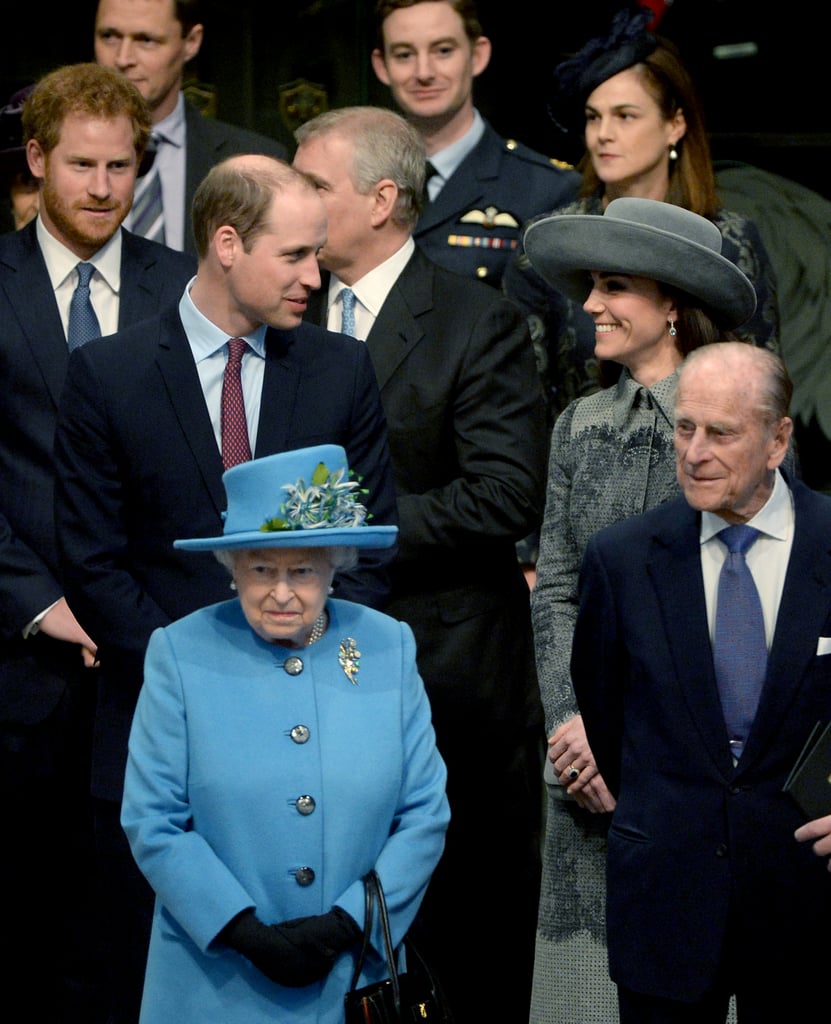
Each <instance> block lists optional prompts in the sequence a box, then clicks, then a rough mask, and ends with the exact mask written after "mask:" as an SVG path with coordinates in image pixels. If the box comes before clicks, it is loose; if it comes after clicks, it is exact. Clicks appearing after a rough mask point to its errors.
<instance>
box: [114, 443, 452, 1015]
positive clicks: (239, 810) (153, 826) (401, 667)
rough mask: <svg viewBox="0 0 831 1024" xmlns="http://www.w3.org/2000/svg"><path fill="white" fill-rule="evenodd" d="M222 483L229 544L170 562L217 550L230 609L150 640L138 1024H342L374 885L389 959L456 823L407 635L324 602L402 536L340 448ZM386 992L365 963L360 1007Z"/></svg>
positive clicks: (133, 821)
mask: <svg viewBox="0 0 831 1024" xmlns="http://www.w3.org/2000/svg"><path fill="white" fill-rule="evenodd" d="M223 481H224V483H225V489H226V493H227V497H228V510H227V515H226V518H225V524H224V530H223V534H222V536H221V537H213V538H195V539H190V540H181V541H177V542H176V546H177V547H181V548H183V549H186V550H191V551H205V550H213V551H214V552H215V553H216V554H217V556H218V557H219V558H220V561H222V562H223V563H224V564H225V565H227V566H228V568H229V569H230V572H231V578H232V581H233V582H232V587H233V589H234V590H235V591H236V596H235V597H233V598H232V599H231V600H229V601H225V602H222V603H220V604H216V605H212V606H210V607H207V608H204V609H201V610H199V611H197V612H195V613H193V614H192V615H189V616H186V617H185V618H183V619H180V620H179V621H178V622H174V623H173V624H171V625H170V626H167V627H166V628H164V629H159V630H157V631H156V632H155V633H154V634H153V636H152V637H151V640H150V643H149V646H148V650H147V656H146V661H145V674H144V683H143V686H142V689H141V693H140V696H139V700H138V705H137V707H136V712H135V717H134V720H133V727H132V732H131V735H130V745H129V761H128V766H127V775H126V781H125V789H124V800H123V805H122V818H121V820H122V824H123V826H124V829H125V832H126V833H127V837H128V839H129V841H130V845H131V849H132V851H133V855H134V857H135V859H136V862H137V864H138V866H139V868H140V869H141V871H142V872H143V873H144V874H145V876H146V877H147V880H148V881H149V882H150V885H151V886H152V888H153V889H154V891H155V893H156V906H155V913H154V919H153V928H152V935H151V940H150V951H149V955H148V961H147V970H146V975H145V983H144V996H143V1000H142V1008H141V1021H142V1024H169V1022H170V1021H171V1020H175V1021H176V1022H177V1024H197V1022H198V1024H206V1022H216V1024H259V1022H262V1024H266V1022H269V1024H273V1022H276V1021H280V1022H281V1024H293V1022H296V1024H301V1022H302V1024H307V1022H309V1021H316V1022H318V1024H341V1022H342V1020H343V1014H344V996H345V994H346V992H347V990H348V988H349V986H350V981H351V976H352V972H353V968H354V965H355V959H356V955H357V953H358V952H359V947H360V943H361V939H362V930H363V925H364V906H365V899H364V888H363V884H362V877H363V876H364V875H365V874H366V873H367V872H368V871H369V870H370V869H371V868H375V869H376V870H377V872H378V874H379V876H380V878H381V880H382V883H383V886H384V890H385V894H386V897H387V901H388V904H389V917H390V927H391V931H392V936H393V942H394V943H395V944H396V945H397V944H398V943H399V942H400V940H401V938H402V937H403V935H404V934H405V932H406V931H407V929H408V928H409V925H410V923H411V922H412V920H413V917H414V916H415V913H416V911H417V909H418V907H419V904H420V902H421V899H422V897H423V895H424V891H425V889H426V887H427V883H428V881H429V879H430V876H431V874H432V871H433V869H434V867H435V866H436V863H437V862H438V859H439V856H440V855H441V852H442V848H443V845H444V835H445V831H446V828H447V823H448V820H449V810H448V804H447V798H446V795H445V780H446V771H445V766H444V763H443V761H442V759H441V757H440V756H439V754H438V751H437V749H436V744H435V735H434V732H433V726H432V722H431V716H430V707H429V703H428V700H427V696H426V693H425V690H424V686H423V684H422V681H421V678H420V676H419V674H418V670H417V668H416V661H415V643H414V640H413V635H412V632H411V631H410V629H409V627H408V626H406V625H405V624H403V623H401V622H398V621H396V620H395V619H392V618H390V617H389V616H387V615H383V614H382V613H380V612H377V611H374V610H372V609H369V608H364V607H362V606H361V605H358V604H354V603H352V602H350V601H342V600H333V599H332V598H330V597H329V589H330V584H331V582H332V577H333V575H334V572H335V570H336V569H338V568H348V567H349V564H350V560H351V561H352V562H354V557H355V555H356V553H357V550H358V549H359V548H364V547H374V548H378V547H389V546H390V545H392V544H393V543H394V541H395V537H396V533H397V527H395V526H373V525H372V524H371V523H368V522H367V517H366V509H365V508H364V506H363V505H362V504H361V503H360V501H359V500H358V495H359V494H360V491H359V490H358V484H357V483H356V482H354V481H351V480H350V479H349V470H348V466H347V463H346V453H345V451H344V450H343V448H341V447H339V446H337V445H322V446H316V447H312V448H304V449H300V450H298V451H293V452H284V453H282V454H278V455H272V456H269V457H267V458H261V459H254V460H252V461H249V462H244V463H241V464H240V465H238V466H235V467H234V468H233V469H229V470H228V471H227V472H226V473H225V475H224V477H223ZM376 928H377V922H376ZM379 934H380V933H377V934H374V936H373V945H374V946H375V948H378V943H379V941H380V940H379V939H378V935H379ZM384 975H385V971H384V962H383V957H381V958H379V957H377V956H370V957H368V958H367V960H366V963H365V966H364V969H363V973H362V975H361V978H360V980H359V985H360V986H363V985H366V984H369V983H371V982H374V981H379V980H381V979H382V978H383V977H384Z"/></svg>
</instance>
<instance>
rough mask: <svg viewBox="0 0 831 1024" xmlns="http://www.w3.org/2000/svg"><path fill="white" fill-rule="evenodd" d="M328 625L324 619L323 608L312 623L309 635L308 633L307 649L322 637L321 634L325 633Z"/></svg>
mask: <svg viewBox="0 0 831 1024" xmlns="http://www.w3.org/2000/svg"><path fill="white" fill-rule="evenodd" d="M328 624H329V623H328V619H327V617H326V609H325V608H324V610H323V611H322V612H321V613H320V615H318V617H317V618H316V619H315V621H314V625H313V626H312V631H311V633H309V639H308V640H307V641H306V646H307V647H311V645H312V644H313V643H314V642H315V641H316V640H319V639H320V638H321V637H322V636H323V634H324V633H325V632H326V627H327V625H328Z"/></svg>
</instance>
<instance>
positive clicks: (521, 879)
mask: <svg viewBox="0 0 831 1024" xmlns="http://www.w3.org/2000/svg"><path fill="white" fill-rule="evenodd" d="M296 138H297V141H298V148H297V152H296V154H295V158H294V164H295V166H296V167H298V168H299V169H300V170H303V171H305V172H306V173H307V174H309V175H310V176H311V177H312V179H313V180H314V181H315V182H316V183H317V186H318V190H319V192H320V195H321V196H322V197H323V199H324V202H325V203H326V207H327V211H328V215H329V224H328V235H327V238H326V242H325V244H324V245H323V248H322V249H321V250H320V261H321V265H322V266H323V267H324V268H325V269H326V271H327V274H326V275H325V276H324V280H323V287H322V289H321V291H320V292H319V293H318V294H317V295H315V296H313V298H312V301H311V302H310V304H309V310H308V317H309V319H311V320H316V321H317V322H319V323H326V322H328V324H329V326H330V327H333V328H336V329H337V328H340V327H341V326H342V312H343V310H344V298H345V297H346V300H347V306H346V308H347V311H348V309H349V303H348V300H349V298H350V291H351V292H352V293H353V294H354V296H355V297H356V301H355V306H354V332H355V334H356V336H357V337H359V338H362V339H365V343H366V347H367V349H368V351H369V354H370V356H371V357H372V362H373V365H374V367H375V372H376V374H377V377H378V383H379V385H380V388H381V400H382V402H383V406H384V412H385V414H386V418H387V422H388V425H389V432H390V447H391V452H392V460H393V467H394V472H395V484H396V492H397V497H398V509H399V515H400V533H399V544H400V551H399V556H398V558H397V560H396V562H395V563H394V565H393V577H392V600H391V603H390V605H389V607H388V610H389V611H390V613H391V614H393V615H395V616H396V617H398V618H400V619H403V620H404V621H406V622H407V623H409V625H410V626H411V627H412V629H413V631H414V633H415V636H416V641H417V644H418V663H419V669H420V671H421V674H422V677H423V678H424V682H425V685H426V686H427V691H428V694H429V696H430V701H431V705H432V708H433V721H434V724H435V728H436V734H437V739H438V745H439V749H440V751H441V753H442V755H443V757H444V758H445V760H446V762H447V766H448V776H449V779H448V796H449V799H450V803H451V807H452V821H451V825H450V828H449V831H448V834H447V845H446V849H445V853H444V856H443V857H442V860H441V863H440V865H439V867H438V869H437V871H436V873H435V875H434V877H433V880H432V882H431V884H430V887H429V889H428V892H427V896H426V898H425V903H424V911H423V914H422V915H421V921H420V922H419V931H420V933H421V934H422V938H423V944H424V947H425V952H426V953H427V954H428V955H429V956H430V958H431V959H432V960H433V961H434V965H435V967H436V968H437V969H438V971H439V972H440V974H441V977H442V980H443V982H444V984H445V987H446V988H447V990H448V994H449V996H450V999H451V1003H452V1004H453V1009H454V1013H455V1017H456V1021H457V1024H467V1022H468V1021H471V1022H472V1021H482V1020H517V1021H519V1020H522V1019H523V1018H525V1019H527V1016H528V1003H529V998H530V982H531V971H532V967H533V946H534V933H535V927H536V916H537V901H538V896H539V853H540V848H539V843H540V834H539V830H540V824H541V822H540V817H541V808H542V794H541V786H542V774H541V770H542V752H543V745H544V737H543V726H542V711H541V706H540V698H539V692H538V688H537V681H536V674H535V670H534V659H533V650H532V638H531V620H530V611H529V592H528V587H527V585H526V583H525V580H524V578H523V575H522V572H521V569H520V567H519V564H518V563H517V559H516V554H515V542H516V540H517V539H518V538H519V537H521V536H523V535H524V534H526V533H527V532H528V530H529V529H531V528H533V527H535V526H536V525H537V523H538V522H539V519H540V517H541V514H542V504H543V491H544V476H545V454H546V443H545V431H544V410H543V404H542V392H541V387H540V383H539V377H538V376H537V375H536V370H535V364H534V356H533V352H532V348H531V342H530V338H529V336H528V329H527V326H526V323H525V320H524V319H523V317H522V316H521V314H520V313H519V311H518V310H517V309H516V308H515V307H514V306H513V305H512V304H511V303H510V302H509V301H508V300H506V299H504V298H503V297H502V296H500V295H499V294H498V293H497V292H496V291H495V290H494V289H492V288H489V287H488V286H487V285H485V284H482V283H481V282H477V281H473V280H470V279H468V278H466V277H462V276H461V275H459V274H455V273H453V272H451V271H448V270H444V269H442V268H440V267H438V266H436V265H435V264H434V263H433V262H432V261H431V260H429V259H428V258H427V257H426V256H425V254H424V253H423V252H422V251H421V250H420V249H419V248H418V246H416V245H415V244H414V242H413V239H412V231H413V225H414V224H415V221H416V219H417V217H418V211H419V206H420V196H421V189H422V182H423V166H424V147H423V143H422V141H421V138H420V136H419V134H418V133H417V132H416V131H415V129H414V128H413V127H412V126H411V125H409V124H408V123H407V121H406V120H405V119H404V118H402V117H401V116H400V115H399V114H396V113H394V112H393V111H390V110H382V109H379V108H374V107H356V108H343V109H341V110H334V111H331V112H329V113H327V114H323V115H321V116H319V117H317V118H315V119H313V120H312V121H310V122H307V123H306V124H305V125H303V126H302V127H301V128H300V129H299V130H298V132H297V133H296ZM345 286H346V287H345ZM483 978H486V979H487V984H482V979H483Z"/></svg>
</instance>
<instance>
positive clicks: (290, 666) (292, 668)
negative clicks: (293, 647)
mask: <svg viewBox="0 0 831 1024" xmlns="http://www.w3.org/2000/svg"><path fill="white" fill-rule="evenodd" d="M283 668H284V669H285V671H286V672H288V674H289V675H290V676H299V675H300V673H301V672H302V671H303V659H302V658H298V657H297V655H295V654H293V655H292V656H291V657H290V658H286V660H285V661H284V662H283Z"/></svg>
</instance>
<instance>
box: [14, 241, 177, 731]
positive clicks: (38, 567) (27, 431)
mask: <svg viewBox="0 0 831 1024" xmlns="http://www.w3.org/2000/svg"><path fill="white" fill-rule="evenodd" d="M195 270H196V264H195V261H194V260H193V259H192V258H191V257H189V256H186V255H185V254H184V253H179V252H174V251H173V250H171V249H168V248H165V247H164V246H161V245H157V244H156V243H155V242H148V241H146V240H145V239H143V238H139V237H138V236H136V235H133V234H130V233H129V232H127V231H122V252H121V294H120V297H119V313H118V322H119V327H121V328H123V327H126V326H128V325H129V324H132V323H135V322H137V321H140V320H142V319H144V318H146V317H149V316H153V315H154V314H156V313H157V312H158V311H159V310H160V309H162V308H163V307H164V306H166V305H168V304H169V303H171V302H173V301H174V300H175V298H176V297H177V295H180V294H181V292H182V289H183V288H184V286H185V284H186V283H187V281H188V280H189V278H190V277H191V276H192V275H193V273H194V272H195ZM68 361H69V352H68V350H67V345H66V337H65V334H64V329H63V326H62V324H61V318H60V314H59V312H58V306H57V303H56V302H55V296H54V292H53V290H52V284H51V282H50V280H49V274H48V272H47V270H46V263H45V262H44V260H43V256H42V254H41V251H40V246H39V245H38V243H37V235H36V231H35V222H34V221H33V222H32V223H31V224H29V225H27V226H26V227H25V228H23V229H22V230H20V231H17V232H12V233H9V234H6V235H3V236H0V375H2V380H3V400H2V403H0V480H2V486H0V719H2V720H3V721H14V722H20V723H25V724H32V723H34V722H37V721H40V720H42V719H43V718H45V717H46V716H47V715H48V714H49V713H50V711H51V710H52V709H53V707H54V706H55V705H56V704H57V702H58V701H59V700H60V699H61V696H62V694H63V692H64V686H65V682H66V678H67V674H68V673H72V674H77V671H78V668H79V666H80V655H79V651H78V648H77V646H76V645H73V644H66V643H62V642H60V641H57V640H52V639H51V638H49V637H46V636H45V635H43V634H39V635H37V636H34V637H32V638H30V639H28V640H26V641H24V640H22V636H21V631H22V630H23V628H24V627H25V626H26V625H27V624H28V623H29V622H31V621H32V619H33V618H34V617H35V616H36V615H38V614H39V613H40V612H42V611H43V610H44V609H46V608H48V607H49V606H50V605H51V604H53V603H54V602H55V601H57V600H58V598H59V597H61V595H62V594H63V593H64V589H63V585H62V583H61V582H60V568H59V564H58V553H57V548H56V543H55V529H54V517H53V501H52V492H53V477H54V469H53V462H52V441H53V436H54V431H55V421H56V418H57V410H58V402H59V399H60V394H61V389H62V387H63V383H64V378H65V376H66V369H67V364H68ZM70 607H71V606H70Z"/></svg>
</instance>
